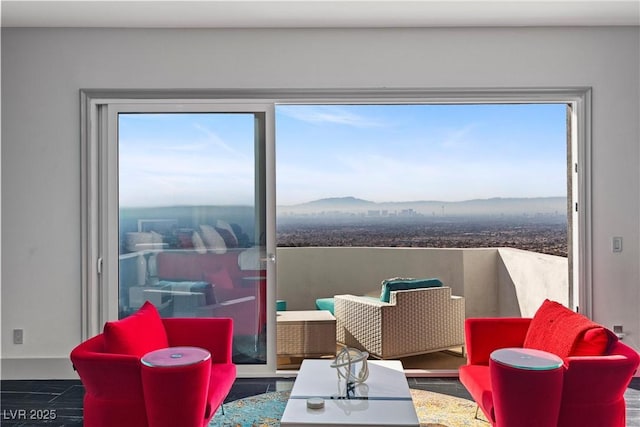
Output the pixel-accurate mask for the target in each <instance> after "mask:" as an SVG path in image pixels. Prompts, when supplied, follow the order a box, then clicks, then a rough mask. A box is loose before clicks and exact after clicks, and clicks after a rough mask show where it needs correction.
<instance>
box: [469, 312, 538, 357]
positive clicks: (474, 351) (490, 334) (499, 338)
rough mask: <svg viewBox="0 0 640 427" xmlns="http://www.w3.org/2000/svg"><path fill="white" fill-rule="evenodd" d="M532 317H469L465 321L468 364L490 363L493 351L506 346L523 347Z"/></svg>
mask: <svg viewBox="0 0 640 427" xmlns="http://www.w3.org/2000/svg"><path fill="white" fill-rule="evenodd" d="M529 323H531V319H530V318H519V317H488V318H468V319H466V320H465V323H464V337H465V345H466V348H467V364H469V365H489V356H490V355H491V352H493V351H494V350H497V349H499V348H505V347H522V345H523V344H524V339H525V336H526V335H527V330H528V329H529Z"/></svg>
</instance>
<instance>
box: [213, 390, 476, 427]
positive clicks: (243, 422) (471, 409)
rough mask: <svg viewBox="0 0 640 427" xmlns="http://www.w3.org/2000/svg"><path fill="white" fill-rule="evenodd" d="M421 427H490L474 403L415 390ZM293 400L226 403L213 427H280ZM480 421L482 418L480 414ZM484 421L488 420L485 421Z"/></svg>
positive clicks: (276, 396) (262, 397)
mask: <svg viewBox="0 0 640 427" xmlns="http://www.w3.org/2000/svg"><path fill="white" fill-rule="evenodd" d="M411 397H412V398H413V404H414V406H415V408H416V413H417V414H418V419H419V420H420V426H421V427H469V426H470V427H487V425H488V424H487V422H486V421H482V420H479V419H476V418H475V414H476V404H475V403H474V402H473V401H470V400H466V399H462V398H459V397H454V396H449V395H446V394H441V393H434V392H431V391H424V390H414V389H411ZM288 398H289V392H288V391H274V392H271V393H264V394H259V395H257V396H252V397H247V398H245V399H239V400H236V401H234V402H230V403H225V405H224V414H223V413H222V411H221V410H218V412H216V415H215V416H214V417H213V419H212V420H211V422H210V423H209V427H277V426H279V425H280V417H281V416H282V413H283V412H284V408H285V406H286V405H287V399H288ZM478 416H479V417H482V411H480V413H479V415H478ZM482 419H484V418H482Z"/></svg>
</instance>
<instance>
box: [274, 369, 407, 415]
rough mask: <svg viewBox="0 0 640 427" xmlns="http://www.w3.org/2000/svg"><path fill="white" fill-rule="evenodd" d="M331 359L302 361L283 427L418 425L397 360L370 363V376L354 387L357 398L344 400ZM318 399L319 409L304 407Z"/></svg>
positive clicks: (341, 386)
mask: <svg viewBox="0 0 640 427" xmlns="http://www.w3.org/2000/svg"><path fill="white" fill-rule="evenodd" d="M331 362H332V360H326V359H325V360H318V359H305V360H304V361H303V362H302V365H301V366H300V371H299V373H298V376H297V378H296V381H295V382H294V384H293V389H292V390H291V397H290V398H289V401H288V402H287V407H286V408H285V411H284V414H283V415H282V420H281V421H280V424H281V425H282V426H283V427H284V426H286V427H298V426H313V425H333V426H353V425H355V426H360V427H369V426H418V425H419V424H420V423H419V421H418V416H417V415H416V411H415V408H414V406H413V401H412V400H411V393H410V391H409V384H408V383H407V379H406V377H405V375H404V370H403V367H402V363H401V362H400V361H397V360H385V361H382V360H369V361H367V363H368V366H369V377H368V379H367V380H366V381H365V383H364V384H360V385H357V386H356V391H355V396H356V397H357V398H356V399H345V398H344V396H345V390H344V381H342V382H340V381H339V380H338V374H337V372H336V370H335V369H334V368H331V366H330V364H331ZM310 397H321V398H323V399H324V402H325V405H324V408H322V409H309V408H307V398H310Z"/></svg>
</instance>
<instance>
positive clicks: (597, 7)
mask: <svg viewBox="0 0 640 427" xmlns="http://www.w3.org/2000/svg"><path fill="white" fill-rule="evenodd" d="M0 6H1V9H0V13H1V14H2V26H4V27H142V28H181V27H191V28H296V27H313V28H327V27H332V28H336V27H341V28H362V27H376V28H379V27H460V26H592V25H634V26H637V25H640V0H623V1H607V0H570V1H561V0H557V1H554V0H540V1H529V0H503V1H489V0H448V1H443V0H440V1H437V0H412V1H404V0H395V1H394V0H373V1H370V0H337V1H336V0H281V1H273V0H253V1H250V0H196V1H189V0H185V1H172V0H159V1H158V0H116V1H101V0H75V1H57V0H44V1H42V0H40V1H36V0H1V1H0Z"/></svg>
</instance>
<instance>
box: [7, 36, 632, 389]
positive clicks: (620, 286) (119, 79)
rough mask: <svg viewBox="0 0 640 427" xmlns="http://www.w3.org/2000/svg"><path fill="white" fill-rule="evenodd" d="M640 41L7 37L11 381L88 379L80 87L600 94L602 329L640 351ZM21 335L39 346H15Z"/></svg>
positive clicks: (597, 249)
mask: <svg viewBox="0 0 640 427" xmlns="http://www.w3.org/2000/svg"><path fill="white" fill-rule="evenodd" d="M639 36H640V34H639V30H638V28H637V27H635V28H606V27H600V28H513V29H364V30H166V29H165V30H151V29H139V30H122V29H112V30H109V29H10V28H9V29H8V28H3V29H2V220H3V222H2V358H3V368H4V369H3V377H7V376H9V375H13V376H14V377H16V376H17V377H19V376H22V375H30V376H35V377H37V376H53V377H63V376H65V375H68V376H73V373H72V372H71V371H70V369H69V364H68V362H67V357H68V354H69V351H70V350H71V348H72V347H73V346H74V345H76V344H77V343H78V341H79V340H80V142H79V126H80V121H79V118H80V114H79V95H78V90H79V89H80V88H211V89H216V88H383V87H390V88H403V87H419V88H473V87H479V88H501V87H523V88H529V87H559V86H563V87H564V86H591V87H593V128H592V131H593V165H592V171H593V183H592V184H593V194H592V200H593V212H592V213H593V224H594V229H593V248H592V250H593V265H592V266H591V268H592V270H593V281H594V293H593V301H594V318H595V320H596V321H599V322H602V323H604V324H606V325H608V326H611V325H612V324H614V323H615V324H623V325H625V328H626V329H627V331H628V332H629V333H630V335H629V336H628V338H627V340H628V342H629V343H631V344H632V345H634V346H635V347H636V348H640V339H639V338H638V334H639V333H640V317H639V316H640V315H639V314H638V312H639V311H638V307H639V306H640V304H639V302H640V287H639V286H638V283H639V278H640V277H639V276H640V274H639V272H640V271H639V263H638V261H639V259H640V258H639V255H640V254H639V246H640V242H639V238H640V237H639V236H640V233H639V226H640V218H639V196H640V191H639V190H640V189H639V178H640V173H639V172H640V169H639V164H640V162H639V160H640V159H639V151H638V141H639V140H640V131H639V120H638V118H639V116H640V108H639V105H638V104H639V99H640V93H639V86H640V77H639V76H640V70H639V63H640V58H639V51H640V42H639V40H640V37H639ZM542 178H543V177H541V179H542ZM611 236H623V237H624V252H622V253H620V254H613V253H612V252H611V249H610V247H611V242H610V240H611ZM14 328H24V330H25V343H24V344H23V345H13V344H12V342H11V330H12V329H14ZM27 365H28V366H29V367H30V368H29V369H30V373H29V374H27V373H24V374H23V373H22V372H21V371H20V369H21V367H26V366H27Z"/></svg>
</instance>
